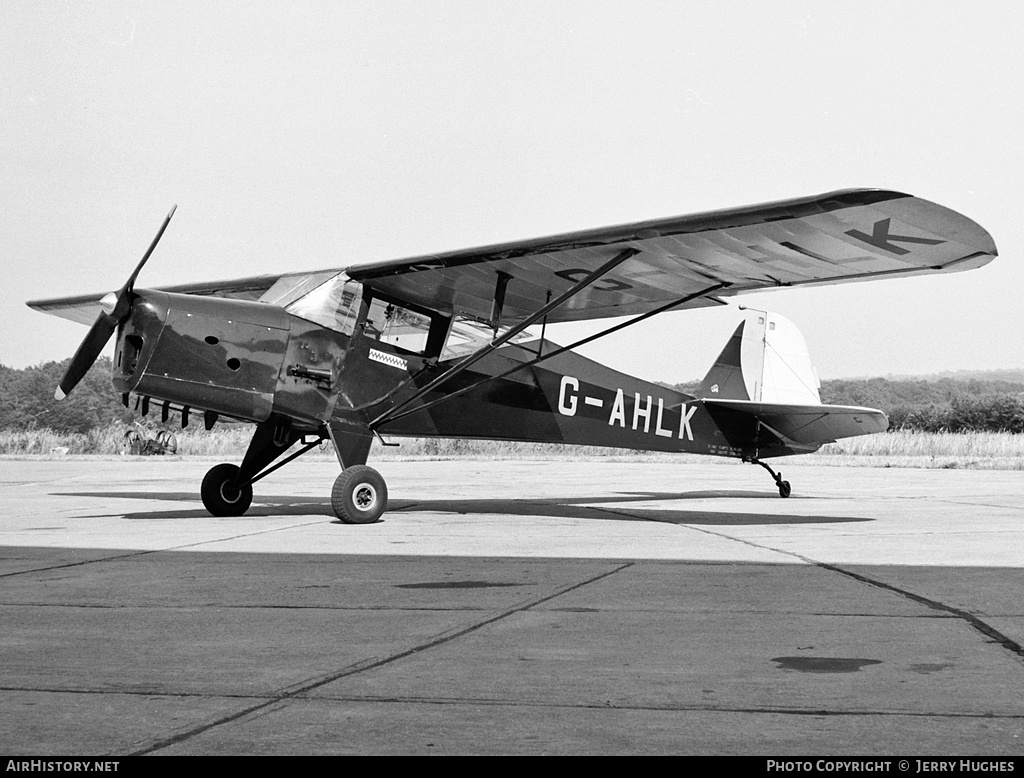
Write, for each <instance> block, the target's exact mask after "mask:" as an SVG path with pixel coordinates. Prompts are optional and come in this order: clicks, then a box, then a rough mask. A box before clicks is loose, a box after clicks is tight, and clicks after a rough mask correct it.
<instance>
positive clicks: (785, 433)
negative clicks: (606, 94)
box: [28, 189, 997, 524]
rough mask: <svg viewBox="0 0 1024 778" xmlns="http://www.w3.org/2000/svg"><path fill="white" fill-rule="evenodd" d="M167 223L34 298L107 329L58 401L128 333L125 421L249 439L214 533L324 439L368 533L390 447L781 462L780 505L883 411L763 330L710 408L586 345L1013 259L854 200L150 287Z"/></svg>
mask: <svg viewBox="0 0 1024 778" xmlns="http://www.w3.org/2000/svg"><path fill="white" fill-rule="evenodd" d="M173 214H174V209H173V208H172V209H171V212H170V213H168V215H167V218H166V219H165V220H164V223H163V225H162V226H161V227H160V230H159V232H158V233H157V235H156V238H154V240H153V243H152V244H151V245H150V247H149V249H148V250H147V251H146V253H145V255H144V256H143V258H142V260H141V261H140V262H139V263H138V265H137V266H136V268H135V270H134V271H133V272H132V274H131V275H130V276H129V278H128V280H127V282H126V283H125V284H124V286H122V287H121V289H120V290H119V291H117V292H110V293H108V294H106V295H103V294H93V295H84V296H79V297H64V298H59V299H49V300H36V301H32V302H29V303H28V305H29V306H30V307H32V308H34V309H36V310H39V311H43V312H46V313H51V314H54V315H57V316H62V317H64V318H67V319H70V320H72V321H77V322H80V323H84V324H91V329H90V330H89V333H88V334H87V335H86V337H85V340H84V341H83V342H82V345H81V346H80V347H79V349H78V351H77V352H76V353H75V356H74V357H73V358H72V360H71V363H70V364H69V366H68V368H67V372H66V373H65V375H64V378H63V379H62V380H61V382H60V386H59V388H58V389H57V392H56V396H57V397H58V398H61V397H63V396H65V395H67V394H68V393H69V392H71V390H72V389H73V388H74V387H75V385H76V384H77V383H78V382H79V380H81V378H82V376H84V375H85V373H86V371H88V370H89V368H90V366H91V365H92V364H93V362H94V361H95V359H96V357H97V356H98V355H99V354H100V352H101V351H102V350H103V348H104V346H105V344H106V343H107V341H108V340H109V338H110V337H111V336H112V335H113V334H114V333H115V332H116V333H117V340H116V350H115V356H114V362H113V365H114V366H113V383H114V387H115V388H116V390H117V391H119V392H121V393H122V395H123V398H124V402H125V404H126V405H127V404H128V402H129V396H130V395H131V394H134V395H136V398H137V399H136V402H137V403H139V404H140V407H141V410H142V412H143V413H146V412H148V411H149V409H150V408H159V410H160V414H161V419H162V420H163V421H167V419H168V415H169V414H170V413H171V412H174V413H176V414H180V417H181V424H182V426H183V427H184V426H185V425H186V424H187V423H188V421H189V418H190V416H191V415H193V414H195V415H201V416H202V418H203V420H204V423H205V425H206V427H207V429H209V428H211V427H212V426H213V425H214V424H215V423H216V422H217V420H218V419H221V418H223V419H231V420H235V421H242V422H248V423H251V424H254V425H255V430H254V433H253V436H252V441H251V442H250V444H249V447H248V449H247V451H246V453H245V455H244V457H243V458H242V462H241V465H234V464H219V465H216V466H215V467H213V468H212V469H211V470H210V471H209V472H208V473H207V474H206V476H205V478H204V479H203V483H202V487H201V490H200V492H201V497H202V501H203V504H204V505H205V506H206V508H207V510H209V512H210V513H211V514H213V515H215V516H237V515H241V514H244V513H245V511H246V510H247V509H248V508H249V505H250V503H251V501H252V498H253V484H254V483H255V482H257V481H259V480H260V479H261V478H263V477H265V476H267V475H269V474H270V473H271V472H273V471H274V470H276V469H277V468H279V467H281V466H283V465H284V464H286V463H288V462H291V461H292V460H294V459H295V458H296V457H298V456H301V455H302V454H303V453H305V452H307V451H309V450H310V449H312V448H313V447H314V446H316V445H318V444H319V443H320V442H322V441H324V440H325V439H330V441H331V442H332V443H333V444H334V448H335V451H336V452H337V456H338V460H339V463H340V465H341V468H342V472H341V474H340V475H339V476H338V478H337V480H336V481H335V483H334V488H333V491H332V494H331V505H332V507H333V509H334V512H335V513H336V514H337V516H338V517H339V518H340V519H341V520H342V521H344V522H347V523H355V524H365V523H370V522H374V521H376V520H378V519H379V518H380V516H381V514H382V513H383V512H384V511H385V509H386V507H387V493H388V492H387V486H386V484H385V482H384V479H383V478H382V477H381V476H380V474H379V473H378V472H377V471H376V470H374V469H373V468H371V467H368V466H367V465H366V461H367V457H368V454H369V451H370V443H371V441H372V439H373V437H374V436H375V435H376V436H382V435H384V434H389V435H395V436H416V437H430V436H436V437H447V438H463V437H465V438H485V439H496V440H515V441H539V442H552V443H571V444H591V445H599V446H617V447H622V448H632V449H643V450H652V451H670V452H690V453H698V454H710V455H716V456H725V457H735V458H739V459H742V460H744V461H747V462H751V463H754V464H758V465H761V466H762V467H764V468H765V469H766V470H767V471H768V472H769V473H770V474H771V475H772V477H773V478H774V479H775V483H776V485H777V487H778V490H779V494H780V495H781V496H783V497H787V496H789V494H790V489H791V487H790V484H789V482H787V481H784V480H782V476H781V474H780V473H777V472H775V471H774V470H773V469H772V468H771V467H770V466H769V465H768V464H767V463H766V462H765V460H766V459H770V458H772V457H778V456H784V455H790V454H803V453H809V452H812V451H815V450H817V449H818V448H820V447H821V446H822V445H823V444H825V443H830V442H833V441H835V440H836V439H838V438H845V437H850V436H854V435H864V434H869V433H874V432H881V431H883V430H885V428H886V427H887V425H888V420H887V419H886V417H885V415H884V414H883V413H882V412H881V411H877V410H873V409H870V408H855V407H844V406H831V405H822V404H821V401H820V399H819V396H818V391H817V382H816V380H815V379H814V375H813V372H812V368H811V366H810V361H809V359H808V357H807V350H806V347H805V345H804V342H803V338H802V337H801V336H800V334H799V332H797V330H796V328H795V327H793V325H792V324H790V323H789V322H788V321H786V320H785V319H782V318H781V317H779V316H775V315H773V314H769V313H766V312H758V311H754V312H748V313H747V314H746V318H745V319H744V321H743V322H742V323H741V324H740V326H739V327H738V329H737V330H736V332H735V334H734V335H733V336H732V337H731V338H730V340H729V341H728V343H727V344H726V346H725V349H724V350H723V351H722V354H721V356H720V357H719V358H718V360H717V361H716V363H715V365H714V366H713V367H712V369H711V372H710V373H709V374H708V376H707V377H706V378H705V379H704V382H703V383H702V385H701V387H700V390H699V391H698V392H697V394H696V396H691V395H688V394H683V393H681V392H677V391H673V390H671V389H667V388H664V387H662V386H659V385H657V384H653V383H649V382H647V381H643V380H640V379H637V378H632V377H630V376H628V375H624V374H622V373H619V372H616V371H614V370H611V369H609V368H607V367H604V366H602V365H600V364H598V363H596V362H594V361H592V360H590V359H587V358H585V357H582V356H580V355H579V354H576V353H574V352H573V351H572V349H573V348H576V347H578V346H580V345H582V344H584V343H586V342H589V341H591V340H594V339H596V338H598V337H601V336H602V335H606V334H608V333H610V332H614V331H617V330H619V329H622V328H624V327H627V326H629V325H630V324H634V323H636V322H638V321H641V320H643V319H646V318H648V317H650V316H654V315H655V314H658V313H661V312H664V311H669V310H685V309H690V308H697V307H701V306H713V305H723V304H726V299H725V298H728V297H732V296H734V295H738V294H742V293H746V292H758V291H764V290H767V289H773V288H778V287H798V286H806V285H821V284H834V283H843V282H850V281H862V280H871V279H880V278H901V277H905V276H912V275H917V274H920V273H942V272H950V271H959V270H968V269H971V268H977V267H980V266H982V265H984V264H986V263H987V262H989V261H990V260H991V259H992V258H993V257H995V256H996V253H997V252H996V247H995V244H994V242H993V240H992V238H991V236H990V235H989V234H988V233H987V232H986V231H985V230H984V229H983V228H981V227H980V226H979V225H978V224H976V223H974V222H973V221H971V220H970V219H968V218H967V217H965V216H963V215H961V214H959V213H957V212H955V211H952V210H950V209H948V208H945V207H943V206H940V205H936V204H935V203H931V202H928V201H927V200H922V199H919V198H916V197H913V196H910V195H907V194H902V193H900V192H893V191H886V190H877V189H851V190H842V191H837V192H831V193H828V194H823V195H819V196H815V197H804V198H798V199H793V200H786V201H780V202H774V203H766V204H762V205H754V206H748V207H742V208H735V209H729V210H720V211H714V212H708V213H702V214H695V215H689V216H680V217H675V218H663V219H656V220H652V221H647V222H641V223H635V224H627V225H621V226H616V227H606V228H601V229H593V230H585V231H580V232H573V233H567V234H563V235H557V236H553V237H548V238H539V239H532V240H523V241H516V242H512V243H504V244H500V245H492V246H486V247H483V248H474V249H466V250H459V251H451V252H447V253H442V254H431V255H427V256H420V257H414V258H411V259H399V260H392V261H382V262H366V263H362V264H350V265H348V266H347V267H343V268H339V269H335V270H324V271H318V272H304V273H284V274H281V275H264V276H258V277H250V278H242V279H236V280H232V281H221V282H215V283H192V284H186V285H181V286H171V287H164V288H161V289H137V288H136V287H135V282H136V279H137V278H138V275H139V273H140V271H141V270H142V268H143V265H145V263H146V261H147V260H148V259H149V257H150V255H151V254H152V253H153V250H154V249H155V248H156V245H157V243H158V242H159V240H160V238H161V236H162V235H163V233H164V230H165V229H166V228H167V225H168V223H169V222H170V219H171V216H172V215H173ZM606 317H632V318H629V319H628V320H627V321H625V322H623V323H620V324H616V325H615V326H613V327H610V328H609V329H606V330H604V331H603V332H601V333H599V334H598V335H594V336H591V337H589V338H586V339H583V340H580V341H577V342H576V343H573V344H572V345H570V346H565V347H563V346H558V345H556V344H554V343H552V342H551V341H549V340H547V339H546V338H545V337H544V335H545V327H546V325H547V324H553V323H558V322H573V321H583V320H588V319H600V318H606ZM538 327H539V328H540V329H541V332H540V335H539V337H538V336H537V335H536V329H537V328H538ZM530 328H532V329H530ZM659 347H660V348H671V344H659ZM382 440H383V438H382ZM300 442H301V445H300V446H299V447H298V448H297V449H296V450H294V451H293V452H292V453H290V454H289V455H288V456H284V455H285V453H286V452H288V451H289V449H292V448H293V446H294V445H295V444H296V443H300Z"/></svg>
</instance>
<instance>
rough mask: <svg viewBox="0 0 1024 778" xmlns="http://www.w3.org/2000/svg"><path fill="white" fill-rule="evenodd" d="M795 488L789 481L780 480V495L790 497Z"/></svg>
mask: <svg viewBox="0 0 1024 778" xmlns="http://www.w3.org/2000/svg"><path fill="white" fill-rule="evenodd" d="M792 491H793V488H792V487H791V486H790V485H789V481H779V496H780V497H789V495H790V493H791V492H792Z"/></svg>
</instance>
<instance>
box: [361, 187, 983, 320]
mask: <svg viewBox="0 0 1024 778" xmlns="http://www.w3.org/2000/svg"><path fill="white" fill-rule="evenodd" d="M996 253H997V252H996V247H995V243H994V242H993V240H992V238H991V236H990V235H989V234H988V233H987V232H986V231H985V230H984V229H983V228H982V227H980V226H979V225H978V224H976V223H974V222H973V221H971V220H970V219H968V218H967V217H965V216H962V215H961V214H959V213H957V212H955V211H952V210H950V209H948V208H945V207H943V206H940V205H936V204H935V203H932V202H929V201H927V200H922V199H919V198H916V197H912V196H910V195H907V194H903V193H900V192H892V191H885V190H877V189H851V190H843V191H838V192H832V193H829V194H824V195H820V196H817V197H807V198H801V199H795V200H786V201H780V202H775V203H767V204H763V205H755V206H749V207H744V208H735V209H730V210H722V211H712V212H708V213H703V214H696V215H690V216H680V217H675V218H667V219H656V220H653V221H647V222H641V223H637V224H627V225H622V226H618V227H606V228H602V229H596V230H587V231H583V232H573V233H567V234H564V235H557V236H553V237H549V238H540V239H534V240H526V241H517V242H514V243H505V244H499V245H495V246H488V247H485V248H477V249H468V250H462V251H453V252H448V253H444V254H435V255H428V256H423V257H417V258H413V259H405V260H397V261H387V262H375V263H369V264H364V265H359V266H356V267H352V268H349V269H348V271H347V272H348V274H349V275H350V276H351V277H352V278H354V279H356V280H358V281H361V282H363V283H364V284H367V285H369V286H371V287H373V288H374V289H375V290H377V291H379V292H382V293H384V294H386V295H389V296H391V297H394V298H395V299H398V300H403V301H407V302H409V303H416V304H419V305H422V306H424V307H426V308H430V309H432V310H439V311H444V312H448V313H462V314H466V315H469V316H473V317H476V318H480V319H483V320H489V319H490V317H491V316H492V309H493V305H494V301H495V299H496V291H497V289H498V285H499V283H500V284H501V285H502V286H503V289H501V290H500V294H501V296H502V297H503V309H502V317H501V322H502V324H513V323H515V322H518V321H521V320H522V319H524V318H526V317H528V316H529V315H531V314H532V313H533V312H535V311H537V310H538V309H539V308H540V307H541V306H543V305H544V304H545V302H546V301H547V300H549V299H552V298H554V297H557V296H558V295H559V294H560V293H562V292H565V291H566V290H568V289H569V288H571V287H572V286H573V285H574V284H575V283H576V282H578V281H580V280H582V279H583V278H585V277H586V276H587V274H588V273H590V272H592V271H594V270H596V269H598V268H599V267H601V266H602V265H603V264H605V263H607V262H609V261H610V260H611V261H613V260H614V258H615V257H616V256H618V257H620V258H622V261H621V263H620V264H619V265H618V266H617V267H615V268H614V269H613V270H610V271H609V272H608V273H607V274H606V275H604V276H603V277H602V278H601V279H600V280H597V281H595V283H593V285H591V286H590V287H589V288H587V289H584V290H583V291H581V292H580V293H578V294H576V295H574V296H573V297H572V299H570V300H569V301H568V302H567V303H566V304H565V305H563V306H562V307H560V308H558V309H556V310H555V311H552V312H551V313H550V314H549V315H548V317H547V318H548V321H550V322H564V321H579V320H584V319H597V318H602V317H608V316H626V315H633V314H643V313H647V312H650V311H652V310H655V309H656V308H658V307H660V306H663V305H665V304H667V303H671V302H672V301H673V300H682V299H684V298H688V297H690V296H691V295H698V296H697V297H695V298H694V299H692V300H690V301H688V302H686V303H685V304H682V305H680V306H679V307H680V308H687V307H697V306H706V305H712V304H715V302H718V300H717V298H720V297H724V296H731V295H735V294H741V293H744V292H756V291H763V290H765V289H770V288H775V287H791V286H793V287H795V286H804V285H811V284H834V283H842V282H847V281H860V280H868V279H872V278H883V277H899V276H908V275H915V274H919V273H934V272H943V271H953V270H967V269H969V268H975V267H979V266H981V265H984V264H986V263H987V262H989V261H990V260H991V259H992V258H993V257H994V256H995V255H996ZM499 279H504V280H502V281H499ZM703 290H714V291H713V294H712V293H711V292H703ZM702 292H703V293H702Z"/></svg>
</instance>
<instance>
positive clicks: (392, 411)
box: [370, 246, 640, 429]
mask: <svg viewBox="0 0 1024 778" xmlns="http://www.w3.org/2000/svg"><path fill="white" fill-rule="evenodd" d="M639 253H640V249H638V248H633V247H632V246H630V247H629V248H625V249H623V250H622V251H620V252H619V253H618V254H616V255H615V256H614V257H612V258H611V259H609V260H608V261H607V262H605V263H604V264H603V265H601V267H599V268H597V270H595V271H593V272H592V273H590V274H589V275H587V276H586V277H585V278H584V279H583V280H582V281H579V282H578V283H576V284H575V285H573V286H572V287H571V288H570V289H569V290H568V291H565V292H563V293H562V294H560V295H558V297H556V298H555V299H554V300H551V301H549V302H548V303H547V304H545V305H543V306H542V307H540V308H538V309H537V310H536V311H534V312H533V313H532V314H530V315H529V316H527V317H526V318H525V319H523V320H522V321H521V322H519V324H516V325H515V326H513V327H511V328H510V329H509V330H508V331H507V332H505V333H504V334H502V335H500V336H499V337H497V338H495V339H494V340H492V341H491V342H490V343H488V344H487V345H486V346H484V347H483V348H480V349H477V350H476V351H474V352H473V353H472V354H470V355H469V356H467V357H466V358H465V359H463V360H462V361H461V362H459V363H458V364H457V365H454V366H453V367H452V368H451V369H449V370H447V371H445V372H444V373H442V374H441V375H439V376H438V377H437V378H435V379H434V380H433V381H430V382H429V383H427V384H426V386H424V387H423V388H421V389H420V390H419V391H417V392H416V393H415V394H413V395H412V397H409V398H407V399H405V400H403V401H402V402H400V403H398V405H395V406H392V407H391V408H389V409H388V410H386V411H384V413H382V414H381V415H380V416H378V417H377V418H376V419H374V420H373V421H371V422H370V429H376V428H377V427H379V426H380V425H382V424H384V423H385V422H386V421H388V420H389V419H391V418H394V416H395V415H396V414H397V413H398V412H399V411H400V410H402V409H403V408H404V407H405V406H407V405H408V404H409V403H411V402H415V401H416V400H418V399H419V398H420V397H423V396H424V395H425V394H427V393H428V392H432V391H434V390H435V389H437V388H438V387H439V386H442V385H443V384H446V383H448V382H449V381H451V380H452V379H453V378H454V377H455V376H457V375H458V374H459V373H461V372H463V371H464V370H465V369H466V368H468V367H470V366H471V365H474V364H476V363H477V362H479V361H480V360H481V359H483V358H484V357H485V356H487V355H488V354H490V353H491V352H492V351H494V350H495V349H497V348H499V347H501V346H503V345H505V343H507V342H508V341H510V340H512V338H514V337H515V336H516V335H518V334H519V333H520V332H522V331H523V330H525V329H526V328H527V327H529V326H530V325H532V324H534V323H535V322H537V321H540V320H541V319H543V318H544V317H545V316H547V315H548V314H549V313H551V311H553V310H554V309H555V308H557V307H558V306H559V305H561V304H562V303H564V302H565V301H566V300H568V299H569V298H571V297H573V296H575V295H577V294H579V293H580V292H581V291H583V290H584V289H586V288H587V287H588V286H590V285H591V284H593V283H594V282H596V281H599V280H600V279H601V278H602V277H603V276H605V275H607V274H608V273H610V272H611V271H612V270H614V269H615V268H616V267H618V266H619V265H621V264H622V263H623V262H625V261H626V260H627V259H629V258H630V257H633V256H636V255H637V254H639ZM505 283H506V284H507V283H508V282H507V281H506V282H505ZM501 291H502V297H504V289H503V288H502V289H501Z"/></svg>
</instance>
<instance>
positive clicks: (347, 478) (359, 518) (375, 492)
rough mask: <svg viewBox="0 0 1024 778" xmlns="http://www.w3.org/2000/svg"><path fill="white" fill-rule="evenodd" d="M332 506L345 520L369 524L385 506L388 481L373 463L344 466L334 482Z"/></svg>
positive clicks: (386, 503) (339, 516) (337, 514)
mask: <svg viewBox="0 0 1024 778" xmlns="http://www.w3.org/2000/svg"><path fill="white" fill-rule="evenodd" d="M331 507H332V508H333V509H334V513H335V515H336V516H337V517H338V518H339V519H341V520H342V521H343V522H345V523H346V524H372V523H373V522H375V521H377V519H379V518H380V517H381V516H382V515H383V514H384V511H385V510H387V507H388V487H387V484H385V483H384V478H383V477H382V476H381V474H380V473H378V472H377V471H376V470H374V469H373V468H372V467H368V466H366V465H355V466H354V467H350V468H347V469H346V470H343V471H342V473H341V475H339V476H338V478H337V479H336V480H335V482H334V489H333V490H332V491H331Z"/></svg>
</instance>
